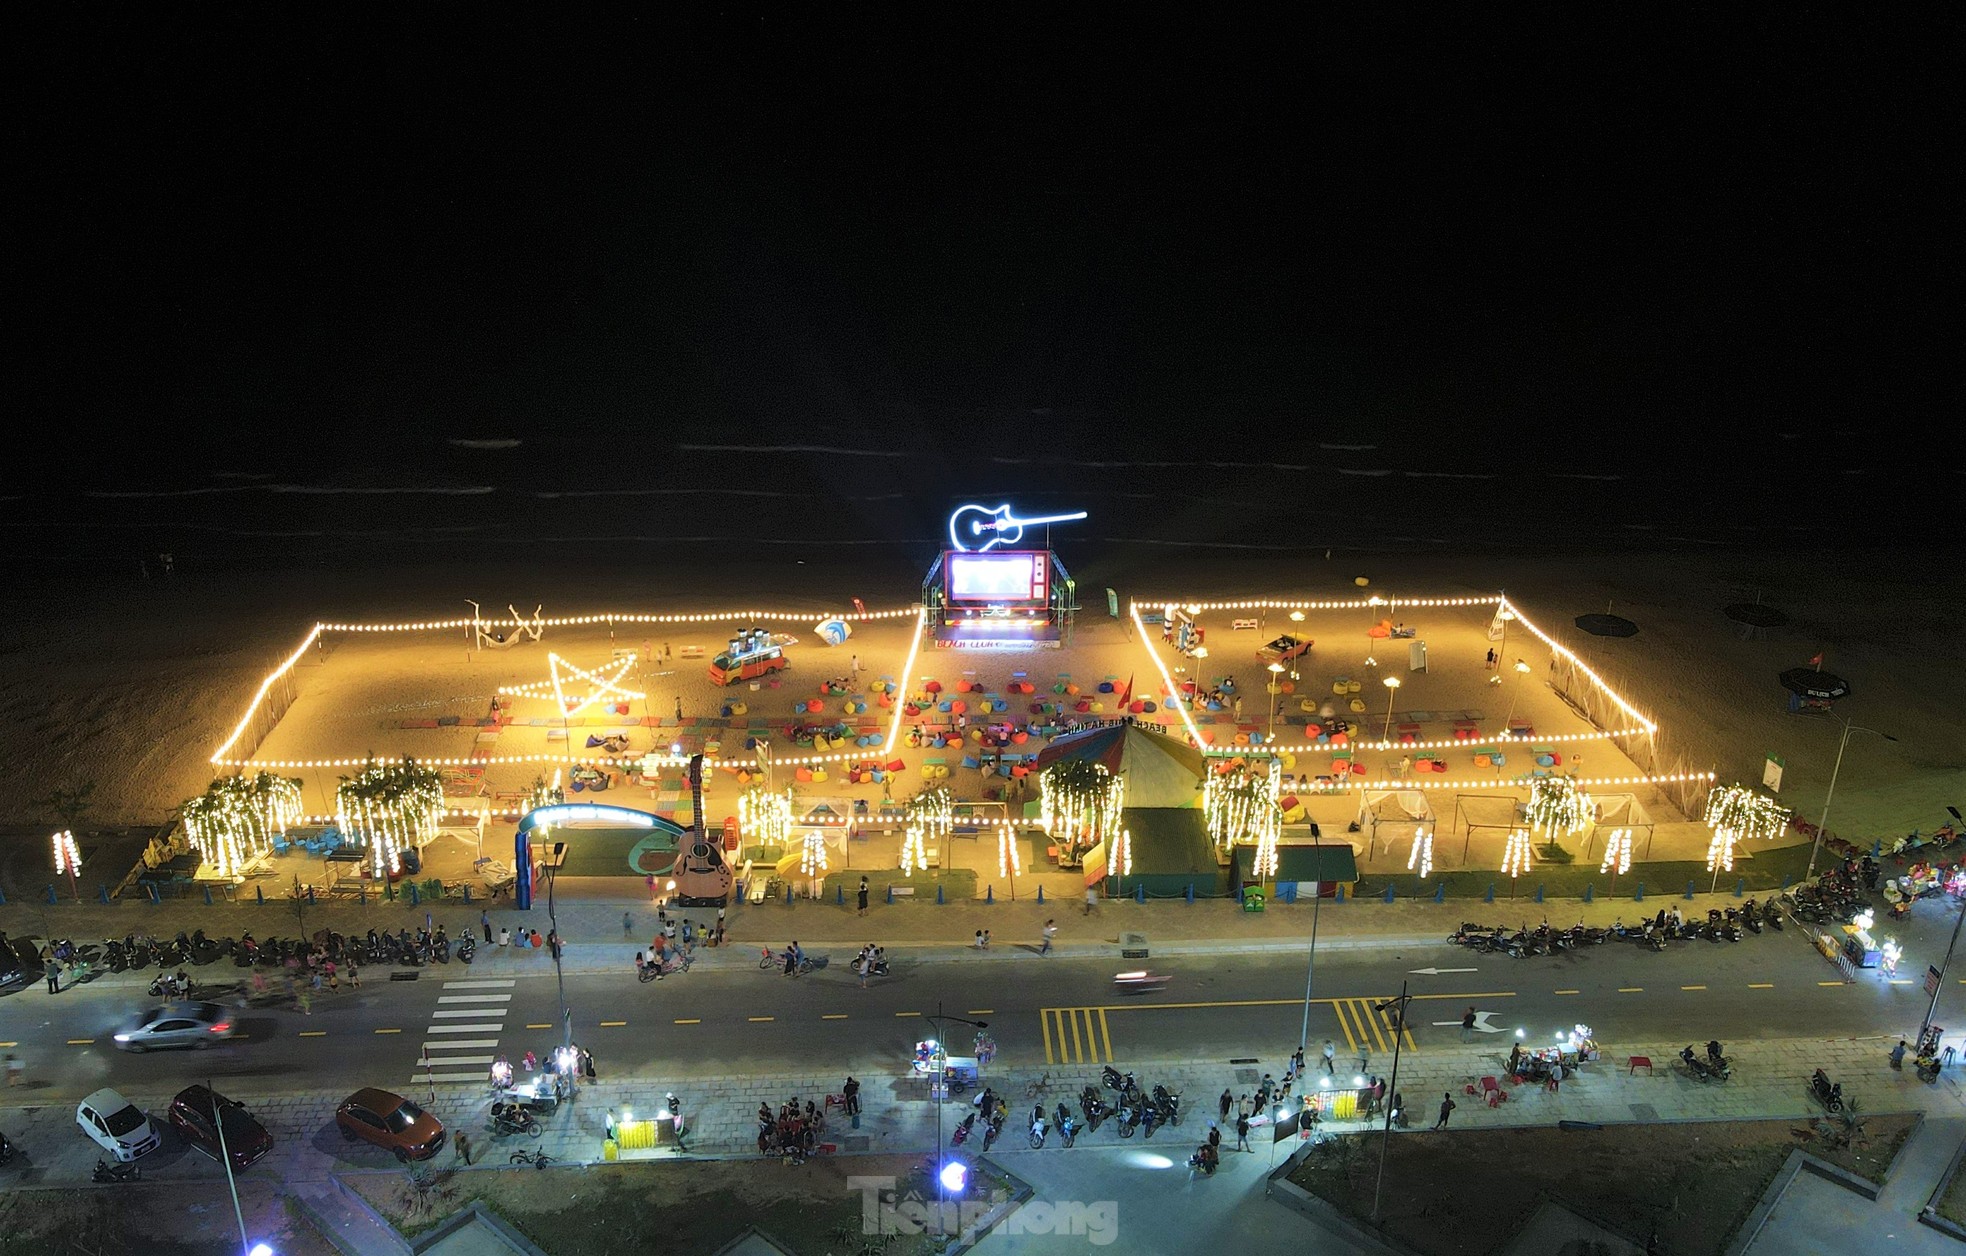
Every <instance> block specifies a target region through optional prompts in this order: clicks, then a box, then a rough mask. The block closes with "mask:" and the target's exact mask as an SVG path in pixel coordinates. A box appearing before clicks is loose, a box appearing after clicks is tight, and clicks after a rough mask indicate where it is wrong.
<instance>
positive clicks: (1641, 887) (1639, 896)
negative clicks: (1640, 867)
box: [1632, 881, 1645, 903]
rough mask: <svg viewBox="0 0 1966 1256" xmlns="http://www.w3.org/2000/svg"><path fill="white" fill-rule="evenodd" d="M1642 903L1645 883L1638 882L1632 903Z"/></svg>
mask: <svg viewBox="0 0 1966 1256" xmlns="http://www.w3.org/2000/svg"><path fill="white" fill-rule="evenodd" d="M1644 901H1645V882H1643V881H1640V882H1639V883H1638V893H1636V894H1634V895H1632V902H1634V903H1642V902H1644Z"/></svg>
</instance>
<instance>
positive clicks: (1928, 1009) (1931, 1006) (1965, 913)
mask: <svg viewBox="0 0 1966 1256" xmlns="http://www.w3.org/2000/svg"><path fill="white" fill-rule="evenodd" d="M1865 731H1866V732H1868V731H1870V730H1869V729H1866V730H1865ZM1946 810H1947V811H1950V812H1951V813H1952V818H1953V820H1954V822H1957V821H1958V820H1959V819H1960V815H1959V808H1957V807H1947V808H1946ZM1817 836H1819V837H1820V836H1821V834H1820V832H1819V833H1818V834H1817ZM1962 924H1966V903H1962V904H1960V907H1959V915H1958V918H1957V919H1955V920H1954V921H1953V922H1952V941H1950V942H1948V943H1946V957H1945V958H1944V959H1942V960H1940V961H1939V979H1938V980H1937V981H1935V982H1933V983H1932V1001H1931V1002H1930V1003H1927V1004H1926V1005H1925V1023H1924V1024H1922V1025H1920V1026H1919V1027H1918V1037H1919V1040H1920V1041H1921V1043H1922V1042H1923V1040H1924V1038H1925V1033H1926V1031H1927V1030H1929V1029H1931V1028H1932V1017H1933V1016H1934V1015H1936V1014H1937V1013H1938V1010H1939V991H1941V990H1943V989H1945V988H1946V969H1948V968H1950V967H1951V966H1952V948H1953V947H1955V946H1958V945H1959V926H1960V925H1962Z"/></svg>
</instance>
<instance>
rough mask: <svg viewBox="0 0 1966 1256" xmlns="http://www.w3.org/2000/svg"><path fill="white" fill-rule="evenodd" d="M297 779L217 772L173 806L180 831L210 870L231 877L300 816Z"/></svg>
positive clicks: (262, 773) (265, 848) (239, 871)
mask: <svg viewBox="0 0 1966 1256" xmlns="http://www.w3.org/2000/svg"><path fill="white" fill-rule="evenodd" d="M302 811H303V808H302V806H301V801H300V781H299V780H298V779H296V778H294V777H290V776H275V775H273V774H272V773H271V772H261V773H259V774H258V775H256V776H253V777H251V778H247V777H244V776H222V777H220V778H219V779H217V780H215V781H213V782H212V783H211V786H210V787H209V788H208V789H206V790H205V792H204V793H202V794H200V795H199V796H198V797H196V798H193V799H191V800H189V801H187V802H185V803H184V804H183V805H182V806H180V807H179V808H178V817H179V819H181V820H182V821H183V823H184V835H185V837H186V838H188V839H189V840H190V842H191V844H192V846H194V847H196V848H197V850H198V853H199V854H200V855H203V856H204V860H205V863H206V864H207V865H208V866H209V867H210V868H211V870H212V871H213V872H215V873H216V874H218V875H219V876H222V877H236V876H239V875H240V874H241V873H242V872H244V870H245V867H246V865H247V864H248V863H250V862H251V861H252V860H253V859H254V858H255V857H257V856H259V855H261V854H264V853H265V852H266V851H267V850H268V849H269V848H271V847H272V845H273V839H274V838H275V837H276V836H280V835H284V834H285V833H286V831H287V826H288V825H290V824H293V823H295V822H297V821H298V820H299V819H300V817H301V815H302Z"/></svg>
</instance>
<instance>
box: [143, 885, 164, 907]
mask: <svg viewBox="0 0 1966 1256" xmlns="http://www.w3.org/2000/svg"><path fill="white" fill-rule="evenodd" d="M143 888H144V892H145V893H147V894H149V895H150V905H151V906H152V907H156V906H159V905H161V904H162V903H163V901H164V900H163V899H162V898H160V897H158V895H157V883H156V882H155V881H145V882H144V883H143Z"/></svg>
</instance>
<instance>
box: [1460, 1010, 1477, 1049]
mask: <svg viewBox="0 0 1966 1256" xmlns="http://www.w3.org/2000/svg"><path fill="white" fill-rule="evenodd" d="M1474 1027H1475V1010H1474V1005H1473V1004H1472V1003H1471V1004H1469V1005H1468V1010H1467V1011H1465V1012H1463V1013H1461V1041H1462V1042H1470V1041H1472V1040H1473V1039H1474Z"/></svg>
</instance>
